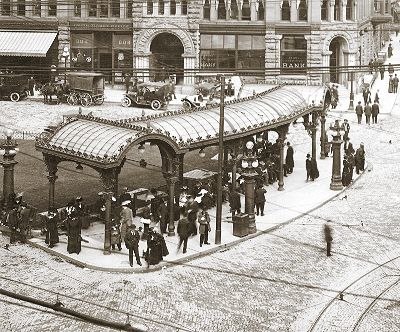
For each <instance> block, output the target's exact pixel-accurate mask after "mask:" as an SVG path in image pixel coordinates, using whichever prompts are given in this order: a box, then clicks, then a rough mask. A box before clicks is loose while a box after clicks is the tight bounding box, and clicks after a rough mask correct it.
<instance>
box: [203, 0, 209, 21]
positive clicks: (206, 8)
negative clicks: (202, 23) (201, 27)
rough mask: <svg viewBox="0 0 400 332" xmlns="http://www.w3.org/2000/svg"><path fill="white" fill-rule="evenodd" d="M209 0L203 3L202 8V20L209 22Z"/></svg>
mask: <svg viewBox="0 0 400 332" xmlns="http://www.w3.org/2000/svg"><path fill="white" fill-rule="evenodd" d="M210 9H211V6H210V0H205V1H204V6H203V18H204V19H205V20H209V19H210Z"/></svg>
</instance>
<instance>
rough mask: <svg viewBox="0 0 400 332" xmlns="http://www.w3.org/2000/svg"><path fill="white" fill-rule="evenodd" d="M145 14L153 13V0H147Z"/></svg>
mask: <svg viewBox="0 0 400 332" xmlns="http://www.w3.org/2000/svg"><path fill="white" fill-rule="evenodd" d="M147 15H153V0H147Z"/></svg>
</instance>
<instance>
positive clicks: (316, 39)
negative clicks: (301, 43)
mask: <svg viewBox="0 0 400 332" xmlns="http://www.w3.org/2000/svg"><path fill="white" fill-rule="evenodd" d="M314 26H315V25H311V35H310V38H308V40H307V49H308V52H309V54H308V62H309V63H308V65H309V66H310V67H318V68H320V67H321V66H322V65H323V61H322V58H321V43H322V38H321V32H320V30H319V28H317V27H316V28H315V29H314V28H313V27H314ZM308 43H310V44H309V45H308ZM308 76H309V84H311V85H318V84H321V83H322V82H323V79H322V75H321V70H316V71H311V72H309V74H308Z"/></svg>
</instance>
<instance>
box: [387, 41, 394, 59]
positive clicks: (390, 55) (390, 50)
mask: <svg viewBox="0 0 400 332" xmlns="http://www.w3.org/2000/svg"><path fill="white" fill-rule="evenodd" d="M392 55H393V47H392V44H389V46H388V58H391V57H392Z"/></svg>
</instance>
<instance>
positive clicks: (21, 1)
mask: <svg viewBox="0 0 400 332" xmlns="http://www.w3.org/2000/svg"><path fill="white" fill-rule="evenodd" d="M17 15H18V16H25V0H18V1H17Z"/></svg>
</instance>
